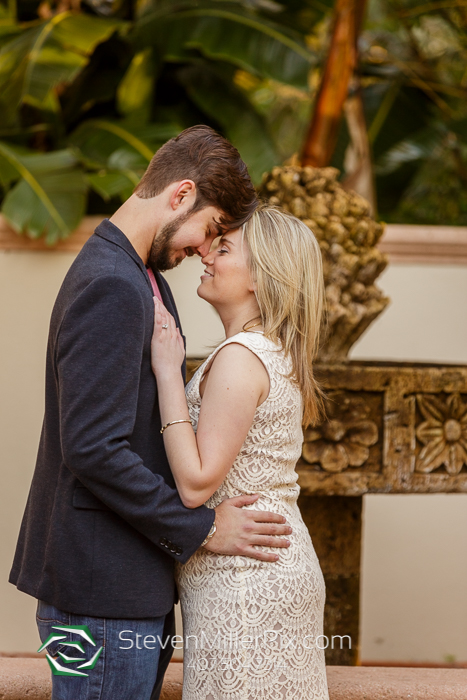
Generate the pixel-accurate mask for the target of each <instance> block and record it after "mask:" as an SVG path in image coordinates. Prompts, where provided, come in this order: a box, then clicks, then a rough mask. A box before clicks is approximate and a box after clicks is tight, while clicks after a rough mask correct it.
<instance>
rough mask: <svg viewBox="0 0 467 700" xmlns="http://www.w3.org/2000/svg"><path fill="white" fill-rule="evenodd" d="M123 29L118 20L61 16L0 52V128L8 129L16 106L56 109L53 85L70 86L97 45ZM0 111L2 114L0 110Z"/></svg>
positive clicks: (36, 26)
mask: <svg viewBox="0 0 467 700" xmlns="http://www.w3.org/2000/svg"><path fill="white" fill-rule="evenodd" d="M125 27H126V23H124V22H121V21H119V20H110V19H101V18H98V17H92V16H90V15H83V14H79V15H78V14H71V13H68V12H64V13H61V14H59V15H56V16H55V17H52V18H51V19H50V20H48V21H47V22H44V23H41V24H39V25H35V26H33V27H29V28H27V29H26V30H24V31H23V32H22V34H21V35H20V36H16V37H14V38H12V39H10V41H7V42H6V43H3V45H2V48H1V51H0V95H1V97H0V109H1V108H3V109H5V110H6V111H7V114H6V115H4V118H3V119H2V123H3V124H12V123H13V121H14V113H15V112H16V110H17V109H18V106H19V104H20V103H21V102H25V103H28V104H31V105H33V106H35V107H38V108H40V109H50V106H51V105H52V106H53V109H54V110H55V111H57V110H58V109H59V103H58V100H57V99H56V98H55V99H54V100H52V101H51V95H52V93H54V90H55V88H56V87H57V86H58V85H63V84H68V83H71V82H72V81H73V80H74V78H75V77H76V76H77V74H78V73H79V72H80V71H81V70H82V69H83V67H84V66H85V65H86V64H87V63H88V60H89V57H90V56H91V54H92V53H93V51H94V49H95V48H96V46H97V44H99V43H101V42H103V41H105V40H106V39H108V38H109V37H110V36H111V35H112V34H113V33H114V32H115V31H116V30H118V29H120V30H122V29H123V28H125ZM2 111H3V110H2Z"/></svg>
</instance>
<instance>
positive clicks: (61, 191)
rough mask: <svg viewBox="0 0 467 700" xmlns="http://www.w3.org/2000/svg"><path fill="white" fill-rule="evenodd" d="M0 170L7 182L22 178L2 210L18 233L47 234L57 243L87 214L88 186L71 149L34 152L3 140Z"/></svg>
mask: <svg viewBox="0 0 467 700" xmlns="http://www.w3.org/2000/svg"><path fill="white" fill-rule="evenodd" d="M14 171H15V173H16V175H15V176H13V172H14ZM0 172H2V174H3V176H4V177H5V174H6V175H7V177H6V179H8V180H9V182H8V184H11V182H12V181H13V180H19V181H18V182H17V183H16V184H15V185H14V186H13V187H12V189H10V190H9V191H8V193H7V195H6V197H5V198H4V200H3V204H2V213H3V214H4V216H5V217H6V218H7V219H8V221H9V222H10V223H11V225H12V226H13V228H14V229H15V230H16V231H18V232H19V233H27V235H28V236H29V237H31V238H39V237H40V236H42V235H45V238H46V242H47V243H49V244H54V243H56V242H57V241H58V240H59V239H61V238H65V237H66V236H67V235H69V234H70V232H71V231H73V229H74V228H76V226H77V225H78V223H79V221H80V220H81V218H82V217H83V216H84V213H85V207H86V189H87V187H86V182H85V180H84V176H83V172H82V170H81V167H80V164H79V161H78V160H77V158H76V156H75V154H74V153H73V152H72V151H71V150H69V149H64V150H61V151H55V152H53V153H44V154H35V153H31V152H29V153H27V152H25V150H24V149H19V148H16V147H13V146H12V145H11V144H6V143H4V142H0Z"/></svg>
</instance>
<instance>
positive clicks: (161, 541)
mask: <svg viewBox="0 0 467 700" xmlns="http://www.w3.org/2000/svg"><path fill="white" fill-rule="evenodd" d="M159 544H160V545H162V547H165V545H166V544H167V540H166V539H165V537H161V538H160V540H159Z"/></svg>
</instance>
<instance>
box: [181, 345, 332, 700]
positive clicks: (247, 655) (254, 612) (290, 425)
mask: <svg viewBox="0 0 467 700" xmlns="http://www.w3.org/2000/svg"><path fill="white" fill-rule="evenodd" d="M232 342H234V343H240V344H242V345H245V346H246V347H248V348H249V349H250V350H251V351H252V352H254V353H255V354H256V355H257V356H258V357H259V358H260V360H261V361H262V362H263V364H264V366H265V367H266V369H267V371H268V373H269V378H270V392H269V396H268V398H267V399H266V401H265V402H264V403H263V404H262V405H261V406H259V407H258V409H257V410H256V413H255V416H254V420H253V424H252V426H251V428H250V431H249V433H248V435H247V437H246V439H245V442H244V444H243V446H242V449H241V450H240V453H239V454H238V456H237V458H236V460H235V462H234V464H233V465H232V467H231V469H230V471H229V472H228V474H227V476H226V478H225V480H224V482H223V483H222V484H221V486H220V487H219V489H218V490H217V491H216V492H215V493H214V494H213V495H212V496H211V498H210V499H209V500H208V501H207V502H206V505H207V506H209V507H210V508H214V507H215V506H216V505H218V504H219V503H220V502H221V501H223V500H224V499H226V498H230V497H232V496H238V495H241V494H252V493H259V494H261V496H260V498H259V499H258V500H257V501H256V502H255V503H254V504H252V506H247V507H248V508H254V509H258V510H270V511H275V512H276V513H281V514H282V515H285V517H286V518H287V521H288V523H289V524H290V525H291V527H292V528H293V533H292V534H291V535H289V536H288V539H290V541H291V545H290V547H289V548H288V549H279V550H277V549H276V550H271V551H276V552H277V553H279V556H280V558H279V561H278V562H277V563H276V562H260V561H258V560H255V559H251V558H248V557H241V556H224V555H218V554H214V553H212V552H208V551H207V550H205V549H203V548H201V549H199V550H198V551H197V552H196V553H195V554H194V555H193V556H192V557H191V558H190V559H189V560H188V562H187V563H186V564H184V565H181V564H177V583H178V588H179V593H180V600H181V606H182V616H183V636H184V641H185V647H184V680H183V700H266V699H267V700H289V698H290V699H291V698H294V700H328V697H329V696H328V690H327V682H326V670H325V662H324V651H323V650H322V648H320V647H324V646H325V643H324V640H323V638H322V637H320V635H322V634H323V609H324V599H325V589H324V580H323V576H322V573H321V569H320V566H319V562H318V559H317V557H316V554H315V550H314V549H313V545H312V543H311V539H310V535H309V533H308V530H307V528H306V526H305V525H304V523H303V520H302V517H301V515H300V511H299V509H298V506H297V498H298V494H299V486H298V484H297V474H296V472H295V469H294V468H295V464H296V462H297V460H298V458H299V457H300V453H301V446H302V441H303V436H302V424H301V423H302V421H301V419H302V398H301V394H300V391H299V389H298V388H297V387H296V386H295V385H294V384H293V383H292V382H291V381H290V380H289V379H287V376H286V375H287V374H288V373H289V372H290V369H291V366H290V364H289V361H288V360H287V359H286V358H285V355H284V353H283V352H282V350H281V349H280V348H278V346H277V345H275V344H274V343H273V342H272V341H270V340H268V339H267V338H265V337H264V336H263V335H262V333H257V332H249V333H239V334H238V335H236V336H233V337H231V338H229V339H228V340H226V341H225V342H224V343H222V345H220V346H219V347H218V348H217V349H216V350H215V351H214V352H213V353H212V354H211V355H210V356H209V358H208V359H207V360H206V361H205V362H204V364H203V365H202V366H201V367H200V368H199V369H198V370H197V372H196V374H195V375H194V377H193V379H192V380H191V381H190V382H189V384H188V385H187V388H186V395H187V400H188V405H189V411H190V416H191V419H192V420H193V422H194V426H195V429H196V426H197V423H198V417H199V411H200V406H201V397H200V394H199V384H200V380H201V378H202V376H203V372H204V370H205V368H206V366H207V364H208V363H209V362H210V361H211V360H212V359H213V357H214V355H215V354H216V352H218V351H219V350H220V348H222V347H224V345H226V344H227V343H232Z"/></svg>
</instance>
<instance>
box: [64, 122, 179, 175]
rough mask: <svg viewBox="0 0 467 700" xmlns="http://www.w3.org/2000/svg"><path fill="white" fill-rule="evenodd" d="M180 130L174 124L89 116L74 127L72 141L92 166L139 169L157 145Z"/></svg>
mask: <svg viewBox="0 0 467 700" xmlns="http://www.w3.org/2000/svg"><path fill="white" fill-rule="evenodd" d="M179 131H180V129H179V128H178V127H177V126H175V125H171V124H149V125H147V126H145V127H141V128H136V127H135V126H134V125H129V124H128V123H126V122H124V121H121V122H116V121H110V120H105V119H89V120H88V121H85V122H83V123H82V124H81V125H80V126H79V127H78V128H77V129H76V131H74V133H73V134H72V135H71V137H70V143H71V144H72V145H73V146H75V147H76V148H78V149H79V151H80V153H81V154H82V157H83V159H84V160H85V162H86V163H87V164H88V165H89V166H90V167H96V168H102V167H109V168H111V169H115V168H117V167H123V168H126V169H130V170H132V171H134V172H135V173H137V172H138V171H141V170H145V169H146V167H147V165H148V163H149V161H150V160H151V158H152V156H153V155H154V153H155V151H156V150H157V148H158V147H159V146H160V145H161V144H162V143H164V142H165V141H166V140H167V139H169V138H172V137H173V136H176V135H177V134H178V133H179ZM111 158H113V160H111ZM116 158H117V160H115V159H116ZM122 158H123V160H122ZM141 174H142V173H140V175H141Z"/></svg>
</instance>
